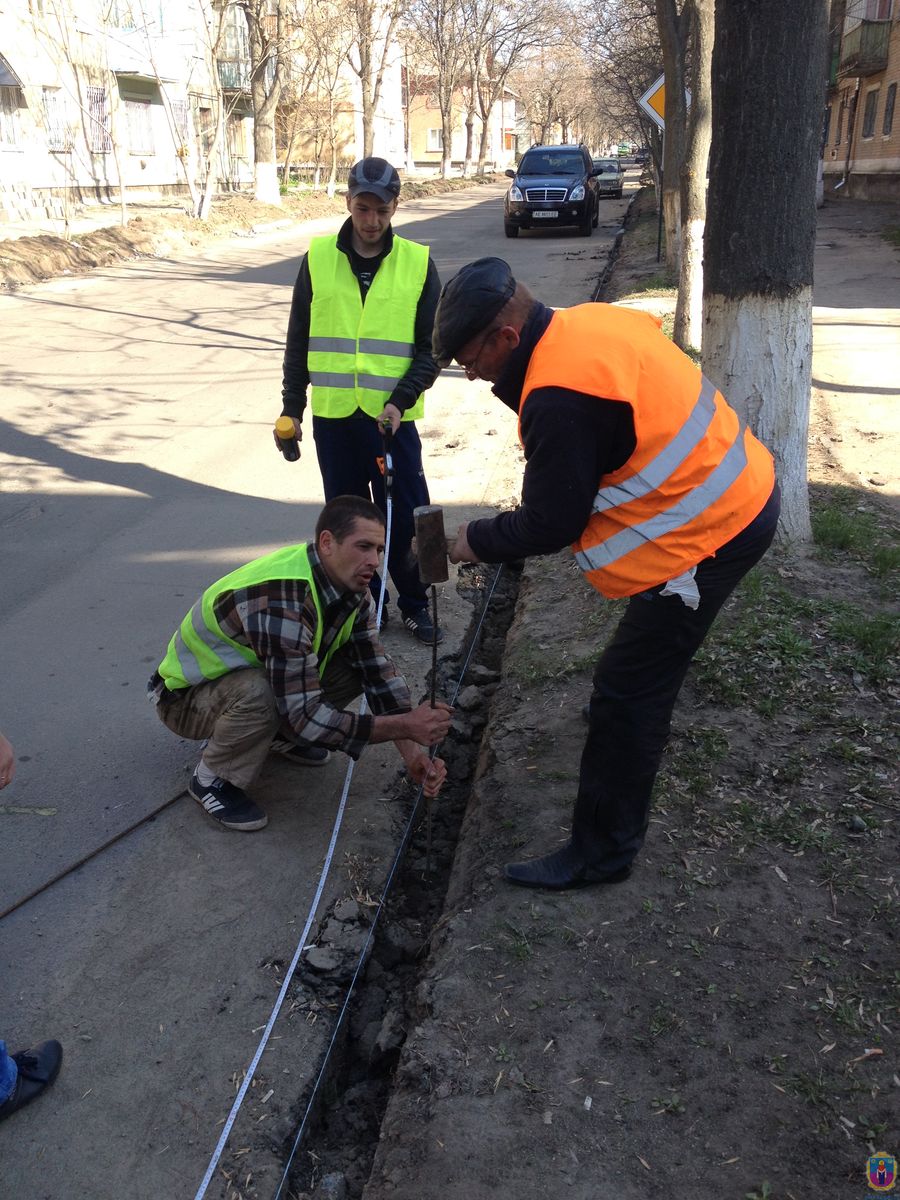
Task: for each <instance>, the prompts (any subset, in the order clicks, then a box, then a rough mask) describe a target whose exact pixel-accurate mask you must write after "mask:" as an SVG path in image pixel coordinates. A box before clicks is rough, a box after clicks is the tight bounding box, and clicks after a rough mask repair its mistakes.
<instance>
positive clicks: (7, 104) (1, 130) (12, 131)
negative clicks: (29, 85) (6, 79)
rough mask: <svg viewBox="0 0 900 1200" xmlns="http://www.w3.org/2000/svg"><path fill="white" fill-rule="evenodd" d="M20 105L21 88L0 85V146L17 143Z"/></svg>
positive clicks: (22, 104) (21, 101) (21, 98)
mask: <svg viewBox="0 0 900 1200" xmlns="http://www.w3.org/2000/svg"><path fill="white" fill-rule="evenodd" d="M22 107H24V101H23V97H22V89H21V88H19V87H0V146H17V145H18V144H19V109H20V108H22Z"/></svg>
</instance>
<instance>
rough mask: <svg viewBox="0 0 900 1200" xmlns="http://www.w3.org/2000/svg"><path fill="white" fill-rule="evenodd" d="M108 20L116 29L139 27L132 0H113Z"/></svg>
mask: <svg viewBox="0 0 900 1200" xmlns="http://www.w3.org/2000/svg"><path fill="white" fill-rule="evenodd" d="M107 20H108V21H109V23H110V25H112V26H113V27H114V28H116V29H136V28H137V22H136V21H135V19H134V10H133V8H132V7H131V3H130V0H111V3H110V6H109V16H108V17H107Z"/></svg>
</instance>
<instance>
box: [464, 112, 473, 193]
mask: <svg viewBox="0 0 900 1200" xmlns="http://www.w3.org/2000/svg"><path fill="white" fill-rule="evenodd" d="M474 149H475V107H474V104H472V105H470V107H469V108H468V109H467V110H466V153H465V157H464V158H463V169H462V173H463V177H465V176H467V175H470V174H471V173H472V160H473V158H474Z"/></svg>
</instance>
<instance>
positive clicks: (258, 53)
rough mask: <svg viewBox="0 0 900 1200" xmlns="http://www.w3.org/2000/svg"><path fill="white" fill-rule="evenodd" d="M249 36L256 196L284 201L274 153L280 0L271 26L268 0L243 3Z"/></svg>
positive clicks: (280, 50)
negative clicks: (266, 0) (279, 185)
mask: <svg viewBox="0 0 900 1200" xmlns="http://www.w3.org/2000/svg"><path fill="white" fill-rule="evenodd" d="M244 13H245V15H246V18H247V32H248V34H249V39H250V93H251V95H252V97H253V172H254V189H253V195H254V199H256V200H259V201H261V202H262V203H264V204H275V205H280V204H281V192H280V191H279V187H278V165H277V162H276V154H275V109H276V108H277V106H278V100H279V97H280V96H281V87H282V78H283V63H282V59H283V54H284V49H283V46H282V44H281V32H282V15H281V3H280V0H278V2H277V4H276V8H275V12H274V14H272V16H274V22H275V24H274V30H273V29H272V27H271V21H270V14H269V10H268V5H267V3H266V2H265V0H252V3H247V4H246V5H245V7H244Z"/></svg>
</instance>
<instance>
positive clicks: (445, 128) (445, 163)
mask: <svg viewBox="0 0 900 1200" xmlns="http://www.w3.org/2000/svg"><path fill="white" fill-rule="evenodd" d="M451 117H452V113H451V111H450V109H449V108H444V107H442V108H441V178H442V179H449V178H450V169H451V165H452V150H453V145H452V143H453V127H452V125H451Z"/></svg>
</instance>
